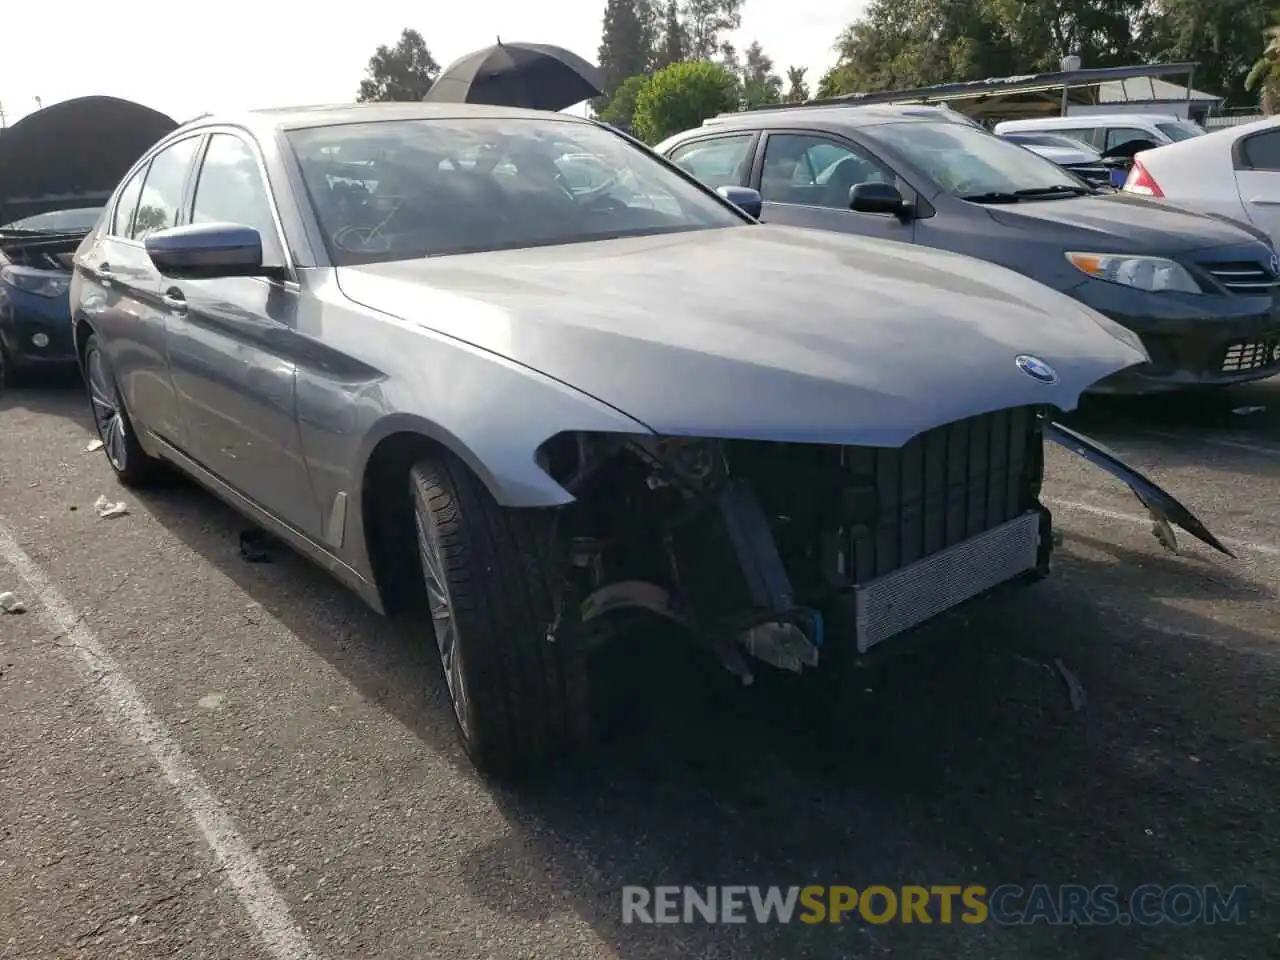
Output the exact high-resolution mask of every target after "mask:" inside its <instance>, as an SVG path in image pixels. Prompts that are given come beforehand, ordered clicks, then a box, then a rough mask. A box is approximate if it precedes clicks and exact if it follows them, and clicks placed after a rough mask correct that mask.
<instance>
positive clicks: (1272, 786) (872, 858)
mask: <svg viewBox="0 0 1280 960" xmlns="http://www.w3.org/2000/svg"><path fill="white" fill-rule="evenodd" d="M141 499H142V500H143V501H144V503H145V506H146V508H147V509H148V511H149V512H150V513H151V514H152V515H153V516H155V517H156V518H157V519H158V520H159V521H160V522H161V523H162V524H164V525H165V526H166V527H167V528H168V529H169V530H170V531H171V532H173V533H174V534H176V535H177V536H178V537H180V538H181V539H182V540H183V541H185V542H186V543H187V545H188V546H190V547H191V548H192V549H193V550H195V551H196V552H198V553H199V554H201V555H202V556H203V557H205V558H206V559H207V560H208V561H209V562H210V563H212V564H214V565H215V566H216V567H218V569H219V570H220V571H221V572H222V573H223V574H225V575H226V576H227V577H229V578H230V579H232V580H233V581H235V582H236V583H237V584H238V585H239V586H240V587H241V588H242V589H243V590H244V591H245V592H246V593H247V594H249V595H250V596H251V597H252V598H253V599H254V600H255V601H256V602H257V603H258V604H260V605H261V606H262V607H263V608H264V609H265V610H266V611H267V612H269V613H270V615H271V616H273V617H275V618H276V619H277V620H279V621H280V622H281V623H282V625H284V626H285V627H286V628H288V629H290V630H291V631H292V632H294V634H295V635H296V636H298V637H299V638H301V639H302V640H303V641H304V642H306V643H307V644H308V645H309V646H310V647H311V648H312V649H313V650H314V651H315V652H316V653H317V654H318V655H319V656H321V657H323V658H324V659H325V660H326V661H327V662H329V663H330V664H331V665H332V666H334V667H335V668H336V669H337V670H339V671H340V672H341V673H342V674H343V675H344V676H345V677H346V678H347V679H348V682H350V683H351V684H352V685H353V686H354V687H355V688H356V689H357V690H359V691H360V693H361V695H362V696H364V697H365V698H367V699H368V700H370V701H372V702H374V703H377V704H379V705H380V706H381V707H382V708H383V709H385V710H387V711H388V712H389V713H390V714H392V715H393V716H395V717H396V718H397V720H398V721H399V722H400V723H401V724H403V725H404V726H405V727H406V728H407V729H409V730H411V731H413V733H414V734H415V735H416V736H418V737H420V738H422V739H423V740H424V741H427V742H430V743H431V744H432V745H433V747H437V748H441V749H443V750H444V751H445V752H446V754H447V756H449V757H450V759H451V760H452V761H453V762H454V763H455V764H456V766H457V768H458V769H459V770H460V771H462V772H463V773H464V775H466V776H472V774H471V773H470V771H469V767H468V765H467V762H466V760H465V757H464V756H463V754H462V752H461V750H460V749H459V748H458V747H457V740H456V736H455V734H454V730H453V721H452V716H451V712H450V708H449V706H448V703H447V700H446V699H445V696H444V692H443V684H442V682H441V679H440V673H439V665H438V662H437V660H436V658H435V656H434V653H433V651H431V648H430V646H429V644H426V643H423V638H422V633H421V625H420V624H414V623H411V622H407V621H398V622H391V621H388V620H385V619H383V618H381V617H378V616H376V615H374V614H373V613H371V612H370V611H368V610H367V609H366V608H365V607H364V606H363V605H362V604H360V602H359V601H358V600H356V599H355V597H354V596H352V595H350V594H348V593H346V592H345V591H343V590H342V589H341V588H340V587H339V586H337V585H336V584H335V583H334V582H332V581H331V580H330V579H329V577H328V576H327V575H325V574H324V573H322V572H321V571H319V570H318V569H317V568H315V567H313V566H311V565H310V564H308V563H307V562H306V561H304V560H302V559H301V558H300V557H298V556H296V555H295V554H292V553H291V552H288V551H285V550H283V549H281V550H279V551H278V552H277V554H276V555H275V556H274V557H273V562H271V563H268V564H259V563H248V562H245V561H244V560H242V559H240V557H239V556H238V554H237V551H236V547H235V544H236V538H237V537H238V535H239V533H240V531H242V530H243V529H244V528H245V523H244V521H243V520H241V519H240V518H239V517H238V515H236V514H234V513H233V512H232V511H231V510H229V509H228V508H225V507H223V506H222V505H221V504H220V503H218V502H217V501H215V500H214V499H213V498H211V497H209V496H207V495H206V494H204V493H203V492H202V491H199V490H197V489H196V488H194V486H193V485H189V484H187V483H185V482H178V483H175V484H172V485H169V486H166V487H163V488H160V489H158V490H155V491H150V492H147V493H146V494H145V495H144V496H143V497H142V498H141ZM1071 542H1075V543H1077V544H1079V545H1080V546H1081V548H1082V549H1081V551H1080V552H1079V553H1077V552H1076V551H1075V550H1073V549H1070V543H1071ZM1081 554H1084V555H1083V556H1082V555H1081ZM1274 596H1275V594H1274V592H1273V591H1272V590H1271V589H1270V588H1269V587H1267V586H1265V585H1263V584H1261V583H1259V582H1256V581H1251V580H1249V579H1247V578H1246V577H1244V576H1238V575H1235V574H1233V573H1231V572H1230V571H1229V570H1227V569H1226V568H1225V567H1224V566H1222V565H1218V566H1216V567H1215V565H1214V564H1213V563H1212V562H1207V561H1202V560H1200V559H1199V558H1194V557H1193V558H1187V557H1181V558H1179V557H1164V556H1160V555H1158V554H1149V553H1143V552H1141V551H1134V550H1129V549H1127V548H1124V547H1117V546H1115V545H1112V544H1108V543H1105V542H1101V541H1096V540H1093V539H1091V538H1085V537H1081V536H1078V535H1071V536H1070V537H1069V547H1068V552H1066V553H1065V554H1064V555H1063V556H1061V558H1060V559H1059V561H1058V565H1057V571H1056V576H1055V577H1054V578H1053V579H1051V580H1050V581H1048V582H1045V583H1043V584H1039V585H1037V586H1036V587H1034V588H1032V589H1030V590H1025V591H1018V592H1016V593H1014V594H1012V595H1009V596H1007V597H1003V598H1001V599H998V600H993V601H991V602H990V603H985V604H977V605H974V606H971V607H969V608H966V609H965V610H963V611H960V612H958V613H956V614H954V615H952V616H950V617H948V618H946V619H945V620H944V621H942V622H940V623H939V624H936V625H934V627H932V628H931V629H932V631H933V633H934V634H935V636H934V637H933V638H932V640H933V642H932V643H931V644H930V645H929V646H927V647H924V648H922V649H920V650H918V651H916V652H914V653H912V654H911V655H908V656H903V657H900V658H895V659H890V660H888V661H886V662H885V663H884V664H882V665H880V666H877V667H874V668H872V669H869V670H865V671H860V672H858V673H857V674H856V675H854V676H852V677H849V678H846V679H844V680H843V681H841V682H838V683H830V682H828V683H815V682H814V681H815V679H816V678H813V677H804V678H793V677H790V676H788V675H779V674H772V673H768V672H766V670H767V668H766V669H762V671H761V677H760V682H759V684H758V685H757V686H756V687H754V688H750V689H741V688H739V687H738V686H736V685H735V684H734V683H733V682H731V681H730V680H729V678H728V675H727V674H725V673H724V672H723V671H721V670H720V669H719V668H718V667H716V666H715V665H714V664H712V663H711V662H710V661H709V659H708V658H705V657H701V656H699V655H698V654H696V653H694V652H693V651H691V650H690V649H688V648H687V647H684V646H682V645H680V644H678V643H675V642H673V640H672V638H670V637H663V636H655V637H652V638H650V637H637V638H636V640H635V641H634V642H633V644H632V646H631V647H630V648H629V649H620V650H618V651H617V653H616V654H615V658H614V659H613V661H612V662H611V663H608V664H606V665H605V666H604V669H603V672H602V678H603V681H604V683H605V685H606V689H612V690H613V691H615V692H617V693H618V694H619V695H620V696H622V695H625V696H626V697H627V698H629V699H630V700H632V701H636V700H639V701H642V702H643V709H642V710H640V711H637V712H626V711H624V712H622V713H621V714H619V715H618V717H620V718H621V719H622V720H623V721H624V723H623V724H622V725H621V726H620V728H617V727H616V728H615V732H614V734H613V736H612V737H611V738H610V739H609V740H608V742H607V743H605V744H603V745H601V746H600V747H598V748H597V749H595V750H594V751H592V752H591V753H590V754H588V755H586V756H584V757H581V758H579V759H578V760H577V761H575V762H573V763H572V764H568V765H565V766H563V767H561V768H560V769H559V770H557V771H555V772H553V773H552V774H551V775H550V776H549V777H547V778H545V779H542V780H539V781H535V782H531V783H529V784H526V785H524V786H522V787H520V788H512V787H500V786H493V785H491V786H490V788H489V789H490V790H491V792H492V794H493V796H494V797H495V798H496V801H497V803H498V804H499V806H500V808H501V809H502V810H503V811H504V813H505V816H506V818H507V819H508V821H509V823H510V825H511V831H510V833H509V835H508V836H506V837H505V838H504V839H501V840H495V841H494V842H493V843H492V844H491V845H489V846H488V847H486V848H484V849H483V850H481V851H480V852H478V853H476V854H475V855H473V856H472V857H470V858H469V859H467V860H466V861H465V862H463V863H462V864H461V865H460V866H461V870H462V875H463V878H464V880H465V882H466V883H468V885H469V886H470V888H471V892H472V895H473V896H475V897H477V898H478V899H480V900H481V901H482V902H484V903H485V904H487V905H488V906H489V907H490V908H491V909H493V910H494V911H495V912H500V913H510V914H515V915H518V916H521V917H523V918H525V919H526V920H529V921H534V922H547V923H552V922H554V920H555V917H556V916H558V915H560V914H562V913H563V911H564V909H565V907H566V905H570V906H571V908H572V909H573V910H574V911H575V912H576V914H577V915H579V916H580V917H582V918H583V919H585V920H586V921H587V922H589V923H590V924H591V925H592V927H593V928H594V929H595V931H596V932H597V934H598V935H599V936H600V937H601V938H602V939H604V940H605V941H606V942H607V943H608V944H609V945H610V946H611V948H612V949H613V950H614V951H615V952H616V954H617V955H618V956H621V957H627V958H650V957H652V958H663V960H672V958H676V957H700V958H702V957H721V956H726V957H728V956H733V957H739V956H741V957H751V958H753V960H773V958H777V960H783V958H787V960H794V958H796V957H806V956H814V957H822V958H833V957H842V956H865V955H881V954H890V953H892V954H904V955H910V956H913V957H948V958H956V957H983V958H1002V957H1011V958H1012V957H1020V958H1025V957H1046V958H1047V957H1054V958H1064V957H1081V958H1086V957H1088V958H1093V957H1097V956H1102V955H1137V954H1134V953H1133V951H1134V950H1140V952H1141V953H1143V954H1145V955H1156V954H1157V953H1159V952H1160V951H1169V952H1170V954H1171V955H1172V954H1180V951H1181V949H1182V947H1183V946H1185V937H1186V936H1187V934H1186V932H1185V930H1179V929H1178V928H1173V927H1170V926H1169V925H1164V926H1163V927H1153V928H1146V929H1141V930H1139V929H1136V928H1128V927H1111V928H1101V927H1099V928H1088V927H1079V928H1048V927H1045V926H1044V925H1038V926H1036V927H1034V928H1023V929H1014V928H996V927H992V926H982V927H979V928H969V927H967V926H965V925H963V924H959V923H956V924H952V925H941V924H938V923H935V924H933V925H931V926H929V927H923V926H919V925H916V926H905V925H901V924H898V923H893V924H889V925H885V926H875V925H870V924H866V923H863V922H860V921H854V922H848V923H846V924H844V925H842V926H838V927H836V926H830V925H828V926H816V927H809V926H806V925H804V924H799V923H791V924H778V925H771V926H758V925H755V924H747V925H742V926H730V927H725V926H720V927H710V926H704V925H676V926H638V925H628V924H624V923H623V922H622V917H621V906H620V904H621V889H622V887H623V886H625V885H656V884H675V885H693V886H704V885H716V884H733V883H742V884H751V883H756V884H781V885H791V884H806V883H818V884H849V885H853V886H855V887H859V888H861V887H865V886H867V885H869V884H877V883H878V884H885V885H888V886H891V887H897V886H901V885H903V884H922V885H926V886H929V885H937V884H968V883H980V884H984V885H986V886H987V887H988V888H992V887H994V886H997V885H1000V884H1006V883H1014V884H1022V885H1026V886H1029V885H1030V884H1032V883H1036V882H1043V883H1050V884H1059V883H1073V882H1078V883H1084V884H1099V883H1112V884H1116V885H1118V886H1120V887H1121V888H1122V889H1129V888H1131V887H1134V886H1137V885H1139V884H1142V883H1149V882H1150V883H1164V884H1171V883H1175V882H1190V883H1198V884H1205V883H1219V884H1223V885H1226V886H1227V887H1231V886H1234V885H1236V884H1249V885H1251V886H1252V887H1253V888H1254V889H1256V890H1262V889H1266V887H1267V885H1268V884H1269V883H1271V882H1272V881H1273V880H1274V877H1275V876H1277V875H1280V846H1278V843H1280V841H1278V840H1277V836H1276V834H1275V831H1274V830H1273V829H1272V828H1271V826H1270V818H1271V816H1272V814H1273V809H1272V808H1273V805H1274V799H1275V797H1276V796H1280V758H1278V756H1277V751H1276V749H1275V745H1274V742H1273V741H1272V740H1270V739H1269V738H1270V736H1271V734H1270V732H1269V731H1271V730H1274V728H1275V724H1276V722H1277V720H1280V710H1278V709H1277V704H1280V697H1278V696H1277V693H1280V690H1277V686H1278V684H1277V671H1276V665H1275V660H1274V654H1273V653H1272V654H1270V655H1268V653H1267V649H1268V648H1267V644H1268V642H1269V641H1268V637H1266V636H1264V635H1263V633H1261V632H1259V633H1253V632H1250V631H1249V630H1245V629H1241V628H1239V627H1236V626H1230V625H1227V624H1225V623H1223V622H1221V621H1218V620H1213V619H1208V618H1205V617H1201V616H1199V615H1197V614H1194V613H1190V612H1188V611H1187V610H1186V609H1185V607H1184V606H1182V604H1184V601H1185V600H1186V599H1187V598H1188V597H1191V598H1193V599H1196V600H1199V601H1200V602H1202V603H1222V604H1228V603H1242V602H1243V603H1257V602H1267V601H1270V600H1273V599H1274ZM1175 600H1176V601H1177V603H1178V604H1179V605H1177V606H1176V605H1175V604H1174V601H1175ZM300 611H307V613H305V614H304V613H302V612H300ZM304 617H305V618H304ZM320 623H323V625H324V626H323V627H320V626H318V624H320ZM1269 656H1270V658H1269ZM1059 659H1060V660H1061V661H1062V665H1063V667H1064V668H1065V669H1066V671H1068V672H1069V673H1070V674H1071V675H1072V676H1074V677H1077V678H1078V680H1079V682H1080V683H1081V684H1082V685H1083V688H1084V689H1085V691H1086V695H1087V702H1086V704H1085V706H1084V708H1083V709H1082V710H1080V711H1078V712H1077V711H1076V710H1073V708H1072V704H1071V699H1070V696H1069V685H1068V682H1067V680H1066V674H1064V673H1063V672H1062V670H1060V669H1059V667H1058V666H1057V665H1056V663H1055V660H1059ZM618 717H615V723H616V722H617V719H618ZM530 863H533V864H537V865H540V866H539V868H538V869H539V870H540V871H541V872H542V874H543V876H544V877H545V879H544V880H543V881H542V882H541V883H539V884H535V885H533V886H530V884H529V881H528V879H527V878H528V875H529V867H528V865H529V864H530ZM517 878H519V879H517ZM1270 916H1271V917H1272V918H1274V914H1270ZM1266 919H1267V915H1263V916H1260V917H1255V918H1254V919H1253V920H1252V921H1251V922H1250V923H1249V924H1247V925H1245V926H1236V925H1220V926H1217V927H1213V928H1209V927H1202V928H1198V929H1197V930H1196V937H1197V939H1198V941H1199V942H1201V943H1202V944H1203V945H1204V946H1205V949H1208V948H1209V946H1210V945H1211V946H1212V950H1211V951H1210V952H1211V953H1212V954H1213V955H1215V956H1228V955H1229V956H1233V957H1235V956H1239V957H1246V956H1251V955H1256V949H1255V948H1256V947H1257V946H1258V944H1259V943H1260V942H1261V940H1262V937H1263V934H1262V933H1261V932H1260V931H1261V930H1262V929H1265V920H1266Z"/></svg>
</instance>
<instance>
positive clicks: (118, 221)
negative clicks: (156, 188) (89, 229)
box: [111, 167, 147, 237]
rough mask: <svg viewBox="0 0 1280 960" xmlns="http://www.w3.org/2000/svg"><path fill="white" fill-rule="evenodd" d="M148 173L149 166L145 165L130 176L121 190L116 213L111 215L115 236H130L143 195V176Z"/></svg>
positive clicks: (112, 231) (112, 229)
mask: <svg viewBox="0 0 1280 960" xmlns="http://www.w3.org/2000/svg"><path fill="white" fill-rule="evenodd" d="M146 175H147V168H146V167H143V168H142V169H141V170H139V171H138V172H137V173H135V174H134V175H133V176H132V177H130V178H129V182H128V183H126V184H125V185H124V189H123V190H121V191H120V199H119V200H118V201H116V211H115V214H114V215H112V217H111V235H112V236H113V237H127V236H129V231H130V229H131V228H132V227H133V215H134V213H135V212H136V211H137V209H138V198H139V197H140V196H142V178H143V177H145V176H146Z"/></svg>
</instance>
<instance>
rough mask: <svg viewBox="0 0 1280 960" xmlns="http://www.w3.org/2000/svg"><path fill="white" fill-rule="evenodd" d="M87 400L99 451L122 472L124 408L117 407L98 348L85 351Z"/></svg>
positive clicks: (124, 458) (123, 459)
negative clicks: (100, 448)
mask: <svg viewBox="0 0 1280 960" xmlns="http://www.w3.org/2000/svg"><path fill="white" fill-rule="evenodd" d="M88 359H89V363H88V367H89V402H90V403H91V404H92V405H93V422H94V425H95V426H96V427H97V428H98V437H99V439H101V440H102V448H103V451H104V452H105V453H106V455H107V460H108V461H110V463H111V466H112V467H114V468H115V469H116V470H117V471H121V472H123V471H124V469H125V467H126V466H127V464H128V452H127V448H126V445H125V439H126V438H125V431H126V430H128V425H127V424H126V422H125V418H124V411H123V410H121V408H120V399H119V395H118V394H117V392H116V388H115V384H114V382H113V381H112V379H111V375H110V374H109V373H107V364H106V361H105V360H104V359H103V356H102V351H101V350H93V351H91V352H90V353H89V358H88Z"/></svg>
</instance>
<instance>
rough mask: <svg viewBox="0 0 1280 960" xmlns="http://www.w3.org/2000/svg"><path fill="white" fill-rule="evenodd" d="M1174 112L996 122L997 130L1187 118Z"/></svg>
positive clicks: (1094, 114) (1160, 121) (1081, 115)
mask: <svg viewBox="0 0 1280 960" xmlns="http://www.w3.org/2000/svg"><path fill="white" fill-rule="evenodd" d="M1186 119H1187V118H1186V117H1180V116H1178V115H1177V114H1174V113H1086V114H1075V115H1068V116H1065V117H1032V118H1030V119H1027V120H1002V121H1001V122H1000V123H997V124H996V129H997V130H1031V129H1034V128H1037V127H1039V128H1041V129H1045V130H1048V129H1051V128H1053V127H1089V126H1094V125H1096V124H1099V123H1124V122H1128V123H1133V122H1135V121H1137V122H1140V123H1169V122H1171V121H1175V120H1184V121H1185V120H1186Z"/></svg>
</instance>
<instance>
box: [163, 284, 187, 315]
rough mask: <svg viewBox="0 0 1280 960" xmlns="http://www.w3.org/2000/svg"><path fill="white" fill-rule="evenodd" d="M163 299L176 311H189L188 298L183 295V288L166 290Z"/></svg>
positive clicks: (167, 305)
mask: <svg viewBox="0 0 1280 960" xmlns="http://www.w3.org/2000/svg"><path fill="white" fill-rule="evenodd" d="M161 299H162V300H163V301H164V305H165V306H166V307H168V308H169V309H170V310H172V311H173V312H174V313H186V312H187V298H186V297H184V296H183V295H182V291H181V290H177V289H173V290H166V291H165V292H164V296H163V297H161Z"/></svg>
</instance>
